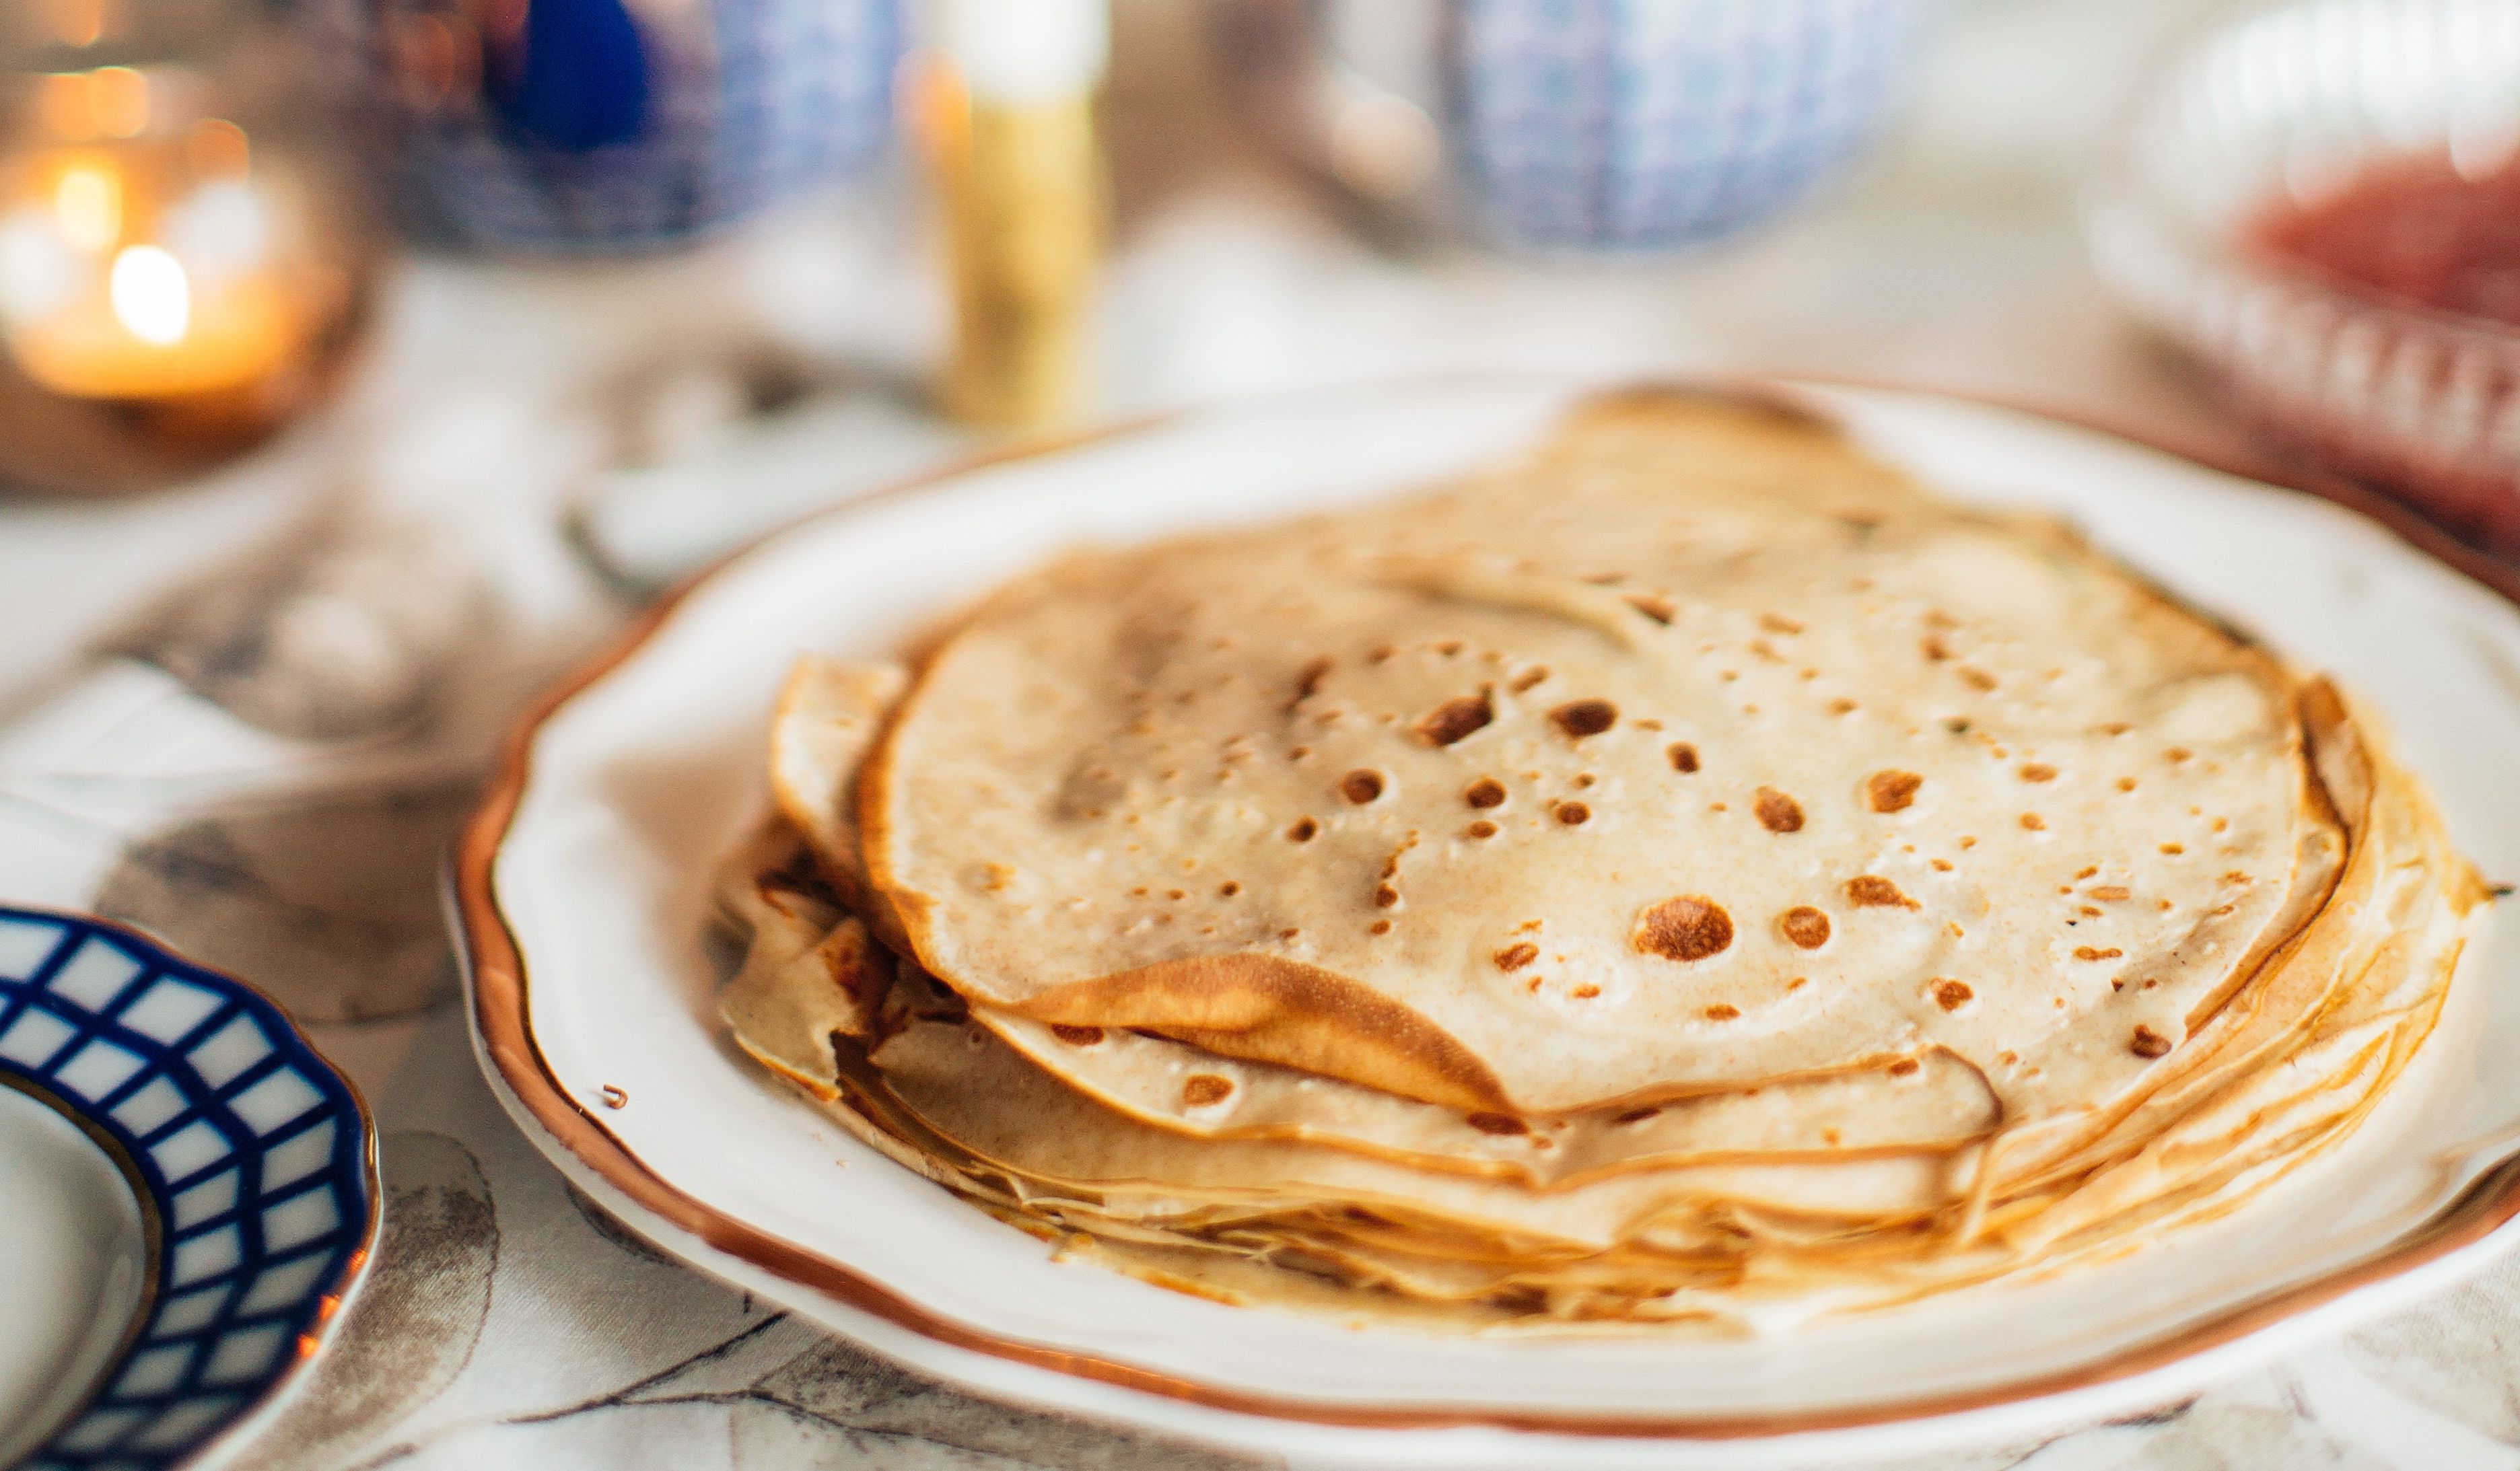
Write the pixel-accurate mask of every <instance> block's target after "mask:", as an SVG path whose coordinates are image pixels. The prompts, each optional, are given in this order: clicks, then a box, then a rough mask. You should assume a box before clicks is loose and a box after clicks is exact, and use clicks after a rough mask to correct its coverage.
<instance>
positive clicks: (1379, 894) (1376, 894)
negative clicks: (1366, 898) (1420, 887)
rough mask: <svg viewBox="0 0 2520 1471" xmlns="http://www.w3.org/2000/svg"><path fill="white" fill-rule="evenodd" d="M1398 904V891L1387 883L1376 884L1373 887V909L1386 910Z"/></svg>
mask: <svg viewBox="0 0 2520 1471" xmlns="http://www.w3.org/2000/svg"><path fill="white" fill-rule="evenodd" d="M1399 902H1400V891H1399V890H1398V889H1395V888H1393V887H1392V886H1391V885H1389V884H1387V883H1378V884H1375V885H1374V886H1373V907H1374V908H1375V909H1378V910H1387V909H1389V908H1391V907H1392V906H1393V905H1395V904H1398V903H1399Z"/></svg>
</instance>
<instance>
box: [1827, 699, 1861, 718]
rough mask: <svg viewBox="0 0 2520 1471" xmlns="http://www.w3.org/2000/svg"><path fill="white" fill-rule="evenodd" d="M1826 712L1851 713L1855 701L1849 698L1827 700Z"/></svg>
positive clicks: (1835, 713)
mask: <svg viewBox="0 0 2520 1471" xmlns="http://www.w3.org/2000/svg"><path fill="white" fill-rule="evenodd" d="M1828 713H1829V714H1831V715H1852V714H1854V713H1855V701H1853V700H1851V699H1833V700H1830V701H1829V702H1828Z"/></svg>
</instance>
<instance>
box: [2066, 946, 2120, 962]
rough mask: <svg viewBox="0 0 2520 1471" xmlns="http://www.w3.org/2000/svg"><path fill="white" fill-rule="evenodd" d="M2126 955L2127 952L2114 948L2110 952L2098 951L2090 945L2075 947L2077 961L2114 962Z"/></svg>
mask: <svg viewBox="0 0 2520 1471" xmlns="http://www.w3.org/2000/svg"><path fill="white" fill-rule="evenodd" d="M2125 954H2126V952H2125V951H2123V950H2118V949H2116V948H2114V947H2112V948H2110V949H2108V950H2096V949H2094V948H2093V947H2092V946H2089V945H2078V946H2075V947H2074V958H2075V959H2077V960H2114V959H2116V958H2118V957H2120V956H2122V955H2125Z"/></svg>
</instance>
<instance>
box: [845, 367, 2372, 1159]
mask: <svg viewBox="0 0 2520 1471" xmlns="http://www.w3.org/2000/svg"><path fill="white" fill-rule="evenodd" d="M2302 700H2303V691H2302V689H2301V687H2300V685H2299V682H2297V681H2296V680H2295V679H2294V678H2293V676H2292V675H2291V674H2290V673H2289V672H2288V671H2286V670H2285V669H2284V668H2283V667H2282V666H2281V665H2279V664H2278V663H2277V662H2276V661H2274V660H2273V659H2272V658H2270V657H2269V656H2268V655H2266V654H2265V653H2264V652H2262V651H2261V650H2259V649H2257V648H2256V647H2254V646H2251V645H2249V644H2248V643H2246V642H2245V641H2243V640H2241V639H2239V638H2237V637H2235V636H2234V635H2232V634H2231V633H2230V632H2228V630H2226V629H2224V628H2222V627H2220V626H2218V625H2217V624H2215V623H2214V622H2212V621H2210V620H2208V619H2206V618H2203V617H2200V616H2198V615H2197V614H2195V613H2194V612H2192V611H2190V610H2188V609H2185V608H2183V607H2181V606H2179V605H2176V604H2174V603H2172V602H2168V601H2166V600H2165V599H2164V598H2163V597H2162V596H2161V595H2160V594H2159V593H2158V592H2157V591H2155V590H2153V589H2152V588H2150V587H2149V586H2147V585H2145V584H2144V583H2142V582H2140V581H2138V580H2137V579H2136V578H2134V577H2133V576H2131V575H2129V574H2128V573H2126V572H2125V571H2123V570H2122V569H2120V568H2119V567H2117V566H2116V565H2115V564H2114V563H2112V562H2110V561H2109V560H2107V559H2106V558H2105V557H2100V556H2098V555H2097V554H2095V553H2093V552H2092V551H2090V550H2088V549H2087V548H2085V547H2084V546H2082V545H2081V544H2080V543H2079V542H2078V541H2076V540H2075V539H2074V538H2073V537H2072V536H2071V535H2069V534H2068V533H2066V532H2065V531H2063V530H2061V529H2060V528H2057V527H2055V526H2052V525H2050V524H2048V523H2045V522H2040V521H2033V520H2026V519H2022V518H2017V517H1999V516H1994V515H1989V514H1984V513H1974V512H1971V511H1968V510H1964V509H1960V508H1957V507H1953V506H1950V505H1948V504H1946V503H1944V502H1941V501H1939V500H1936V499H1933V498H1931V497H1928V496H1926V495H1924V494H1922V493H1921V492H1919V491H1918V490H1917V489H1916V488H1914V487H1913V485H1912V484H1910V483H1909V482H1908V481H1907V480H1906V479H1905V478H1903V477H1902V476H1901V475H1899V474H1898V473H1897V472H1896V471H1894V470H1891V469H1889V468H1885V467H1882V466H1880V465H1879V464H1878V463H1876V462H1873V461H1871V460H1869V459H1868V458H1867V457H1865V456H1863V455H1861V454H1859V453H1857V452H1855V451H1854V450H1852V449H1851V448H1850V447H1849V446H1847V445H1846V444H1844V443H1843V442H1842V441H1841V439H1840V438H1839V437H1838V436H1837V435H1836V434H1835V433H1834V432H1833V431H1831V430H1829V429H1827V428H1825V427H1823V426H1822V425H1819V424H1817V423H1808V422H1805V421H1802V420H1800V419H1798V418H1795V417H1793V416H1791V415H1789V414H1785V413H1782V412H1777V411H1768V410H1763V409H1759V408H1755V407H1752V408H1721V407H1710V406H1708V405H1705V404H1703V403H1695V402H1676V401H1674V400H1671V399H1667V398H1663V397H1658V396H1653V395H1642V396H1636V397H1631V398H1626V399H1619V400H1612V401H1609V402H1606V403H1601V404H1598V405H1596V406H1595V407H1593V408H1592V409H1590V410H1589V411H1587V412H1586V413H1585V414H1584V415H1582V416H1580V417H1579V419H1578V420H1577V421H1576V422H1575V423H1573V424H1571V425H1570V426H1569V428H1568V429H1567V430H1566V431H1565V432H1564V433H1563V434H1561V435H1560V436H1559V437H1558V438H1557V439H1555V440H1553V442H1552V443H1551V444H1550V445H1549V446H1548V447H1547V448H1546V449H1544V450H1542V451H1540V452H1537V453H1535V454H1534V455H1532V456H1530V457H1528V458H1526V459H1525V460H1523V461H1521V462H1519V463H1516V464H1513V465H1509V466H1507V467H1505V468H1500V469H1497V470H1494V471H1491V472H1489V473H1486V474H1483V475H1481V476H1479V477H1477V478H1475V479H1473V480H1471V481H1469V482H1467V483H1464V484H1463V485H1460V486H1458V487H1456V488H1452V489H1449V490H1446V491H1443V492H1441V493H1437V494H1433V495H1429V496H1425V497H1421V498H1418V499H1414V500H1410V501H1406V502H1402V503H1396V504H1387V505H1383V506H1378V507H1373V508H1369V509H1367V510H1363V511H1358V512H1348V513H1338V514H1334V515H1325V516H1317V517H1313V518H1310V519H1306V520H1300V521H1294V522H1289V523H1285V524H1281V525H1276V526H1271V527H1267V528H1263V529H1257V530H1251V531H1244V532H1235V533H1227V534H1219V535H1212V536H1206V537H1200V538H1193V539H1188V540H1179V541H1173V542H1169V543H1164V544H1161V545H1157V546H1151V547H1145V548H1138V549H1132V550H1128V551H1122V552H1108V553H1087V554H1080V555H1077V556H1074V557H1069V558H1068V559H1066V560H1064V561H1062V562H1060V563H1058V564H1057V565H1055V566H1053V567H1051V568H1050V569H1048V570H1047V571H1044V572H1042V573H1040V574H1037V575H1035V576H1033V577H1031V578H1028V579H1026V580H1023V581H1021V582H1018V583H1016V584H1014V585H1012V586H1011V587H1009V588H1007V589H1005V590H1004V591H1002V592H1001V593H999V594H998V595H996V596H995V597H993V598H992V599H991V600H989V602H986V603H985V604H984V605H982V606H981V607H980V608H978V609H977V610H976V611H975V612H973V613H972V614H971V615H970V616H969V617H968V618H967V620H966V621H965V622H963V623H962V624H961V625H960V626H959V627H958V628H956V629H955V630H953V631H952V632H951V633H950V634H949V635H948V636H947V637H946V638H945V639H944V640H943V641H942V643H941V644H940V645H939V646H937V647H936V648H935V650H934V651H933V653H932V654H931V655H930V656H929V658H928V659H927V661H926V662H925V664H924V666H923V667H922V669H921V670H920V671H919V672H918V676H917V678H916V679H915V681H914V682H913V683H912V685H911V688H910V692H909V694H908V696H907V698H906V699H905V700H904V702H903V703H902V704H901V706H900V708H899V710H898V711H897V713H895V714H894V715H893V717H892V723H891V725H890V727H889V729H888V731H887V732H886V733H885V735H884V736H883V738H882V739H881V740H880V741H878V742H877V743H876V744H875V747H874V751H873V755H872V758H871V760H870V763H869V766H868V767H867V769H866V770H865V771H864V772H863V774H861V775H860V776H859V777H858V778H857V779H856V782H855V788H854V799H853V800H854V816H855V820H856V821H855V824H854V825H853V826H848V825H842V827H839V828H835V829H834V830H835V831H845V832H846V834H847V836H848V837H849V838H851V839H853V840H857V841H861V842H862V843H863V858H864V872H865V874H866V878H867V882H868V887H869V888H870V890H871V895H870V899H871V901H872V904H873V913H872V914H870V919H871V921H873V922H874V923H875V924H876V926H877V929H878V932H880V933H883V934H885V935H890V936H898V937H900V939H901V941H902V942H903V943H906V944H907V946H908V947H909V949H910V951H911V953H912V954H913V955H914V956H915V958H916V959H917V960H918V962H919V963H920V964H921V965H922V966H923V967H924V968H925V969H926V970H927V971H929V972H931V973H933V974H934V975H935V976H937V977H938V978H940V979H941V980H943V981H944V982H945V983H946V984H948V985H949V986H951V987H952V988H954V990H956V991H958V992H960V993H961V994H962V995H963V996H965V997H967V998H968V999H969V1001H970V1002H971V1003H973V1004H974V1006H975V1009H976V1011H978V1012H980V1013H983V1014H987V1013H999V1014H1002V1015H1003V1016H1004V1017H1005V1018H1010V1020H1008V1021H1006V1022H1005V1025H1006V1026H1007V1027H1009V1028H1012V1027H1014V1025H1015V1020H1013V1019H1029V1020H1030V1021H1031V1022H1035V1023H1044V1024H1050V1025H1053V1026H1057V1027H1070V1028H1076V1027H1105V1028H1114V1029H1132V1030H1134V1031H1136V1032H1143V1033H1149V1034H1154V1035H1156V1036H1158V1037H1161V1038H1165V1039H1170V1040H1172V1041H1175V1042H1179V1043H1184V1044H1188V1045H1191V1046H1193V1047H1194V1048H1199V1049H1203V1050H1204V1051H1206V1052H1209V1053H1213V1054H1217V1055H1221V1056H1227V1057H1236V1058H1243V1059H1249V1060H1251V1061H1255V1062H1260V1063H1270V1064H1277V1065H1281V1066H1283V1067H1289V1068H1294V1069H1298V1070H1301V1071H1302V1072H1305V1073H1309V1074H1313V1075H1317V1076H1321V1077H1325V1078H1329V1079H1337V1080H1344V1081H1346V1082H1349V1083H1354V1084H1358V1085H1362V1086H1364V1087H1366V1088H1370V1089H1373V1090H1378V1091H1380V1092H1384V1093H1388V1094H1396V1095H1399V1096H1400V1097H1403V1098H1412V1099H1418V1100H1424V1101H1426V1102H1430V1103H1435V1104H1442V1105H1447V1106H1450V1107H1453V1108H1458V1109H1463V1110H1466V1111H1468V1112H1469V1113H1470V1114H1471V1115H1472V1116H1473V1117H1474V1118H1480V1117H1491V1116H1492V1117H1495V1118H1498V1119H1502V1120H1510V1121H1517V1122H1518V1121H1521V1120H1527V1119H1530V1118H1533V1117H1537V1116H1544V1115H1555V1114H1566V1113H1570V1112H1573V1111H1577V1110H1585V1109H1593V1108H1598V1107H1603V1106H1608V1105H1631V1104H1644V1103H1650V1102H1653V1101H1656V1100H1660V1099H1666V1098H1671V1097H1677V1096H1685V1095H1688V1094H1695V1093H1705V1092H1723V1091H1727V1090H1732V1089H1737V1088H1741V1087H1744V1086H1755V1085H1757V1084H1758V1083H1760V1082H1762V1081H1763V1080H1773V1079H1779V1078H1787V1077H1799V1076H1817V1075H1826V1074H1836V1073H1843V1072H1847V1071H1849V1070H1856V1069H1867V1070H1868V1069H1872V1068H1876V1067H1880V1066H1882V1065H1884V1064H1885V1062H1887V1061H1889V1060H1891V1059H1897V1058H1904V1057H1911V1056H1916V1055H1921V1054H1927V1053H1937V1052H1938V1053H1941V1054H1948V1055H1949V1056H1952V1057H1956V1058H1958V1059H1960V1060H1962V1061H1964V1062H1965V1063H1967V1064H1968V1065H1969V1066H1970V1067H1971V1068H1973V1069H1975V1070H1976V1071H1977V1072H1979V1073H1981V1074H1982V1075H1983V1076H1984V1078H1985V1080H1986V1085H1987V1087H1988V1088H1989V1089H1991V1090H1992V1092H1994V1094H1995V1095H1996V1097H1997V1098H1998V1099H1999V1100H2000V1102H2001V1105H2002V1112H2003V1117H2005V1118H2006V1119H2008V1120H2011V1121H2014V1122H2015V1123H2016V1124H2019V1123H2025V1122H2028V1121H2032V1120H2036V1119H2040V1118H2043V1117H2059V1116H2064V1115H2070V1114H2071V1113H2073V1112H2074V1111H2075V1110H2076V1109H2078V1108H2080V1107H2083V1106H2086V1105H2088V1104H2090V1103H2092V1102H2093V1101H2096V1100H2100V1099H2105V1098H2110V1097H2114V1096H2117V1095H2120V1094H2122V1093H2124V1092H2126V1090H2127V1089H2128V1088H2129V1087H2130V1086H2131V1085H2132V1084H2133V1083H2134V1081H2135V1080H2136V1079H2138V1077H2139V1076H2140V1075H2142V1074H2143V1073H2144V1072H2145V1070H2146V1069H2147V1067H2149V1066H2150V1065H2152V1064H2153V1063H2154V1062H2155V1061H2156V1060H2157V1059H2159V1058H2161V1057H2162V1056H2163V1055H2165V1054H2166V1053H2168V1052H2170V1051H2172V1050H2174V1049H2176V1048H2178V1047H2179V1045H2180V1044H2181V1043H2182V1042H2183V1040H2184V1039H2185V1038H2186V1037H2187V1035H2188V1033H2189V1029H2190V1027H2191V1025H2200V1024H2202V1023H2203V1022H2204V1021H2205V1020H2206V1019H2207V1018H2208V1017H2210V1016H2211V1015H2212V1013H2213V1012H2214V1010H2215V1008H2216V1007H2218V1006H2219V1005H2221V1004H2222V1003H2224V1002H2225V1001H2226V1000H2227V999H2228V998H2229V997H2230V996H2231V995H2232V994H2233V993H2234V992H2235V991H2236V990H2237V989H2238V988H2239V987H2240V986H2241V985H2243V984H2244V983H2245V982H2246V981H2247V979H2248V977H2249V975H2250V974H2251V973H2252V972H2253V971H2254V970H2255V968H2256V967H2257V966H2258V964H2259V962H2260V961H2261V960H2262V959H2263V958H2265V956H2266V955H2267V953H2268V952H2269V950H2270V949H2271V948H2272V947H2273V946H2274V945H2276V944H2279V943H2281V942H2282V941H2284V940H2285V939H2286V938H2287V937H2288V936H2289V934H2290V933H2291V932H2292V930H2293V929H2295V928H2297V927H2298V926H2299V924H2300V923H2301V922H2302V920H2303V919H2304V918H2305V917H2306V915H2307V914H2308V913H2310V912H2313V911H2315V910H2316V909H2317V908H2318V905H2319V904H2320V903H2321V902H2322V901H2323V898H2324V895H2325V894H2326V892H2327V886H2328V885H2329V884H2330V883H2332V882H2333V880H2334V878H2335V875H2336V871H2337V869H2338V867H2339V864H2340V860H2341V856H2342V852H2343V844H2342V842H2341V839H2340V836H2339V829H2338V825H2337V822H2336V819H2335V816H2334V814H2333V812H2332V810H2331V808H2330V804H2329V802H2328V800H2327V798H2326V796H2325V795H2324V794H2323V792H2322V790H2321V789H2320V786H2319V783H2318V781H2317V780H2315V778H2314V777H2313V776H2312V774H2311V771H2310V766H2309V763H2308V761H2307V760H2306V757H2305V745H2304V740H2305V737H2304V734H2303V732H2304V718H2303V716H2302V714H2301V709H2302ZM852 876H854V875H852ZM1036 1056H1037V1059H1038V1060H1041V1061H1042V1062H1043V1063H1044V1064H1045V1065H1048V1064H1049V1063H1050V1061H1051V1057H1050V1055H1049V1054H1047V1053H1042V1052H1038V1051H1037V1052H1036ZM1078 1066H1079V1067H1080V1068H1083V1067H1084V1066H1086V1064H1084V1063H1081V1062H1080V1063H1079V1064H1078ZM1078 1081H1079V1084H1080V1086H1086V1087H1088V1088H1089V1091H1091V1092H1098V1093H1100V1094H1101V1095H1103V1096H1106V1097H1107V1096H1111V1094H1112V1091H1113V1090H1114V1089H1115V1088H1117V1087H1118V1086H1119V1085H1118V1084H1114V1083H1110V1082H1109V1081H1108V1080H1105V1084H1104V1086H1102V1087H1101V1088H1099V1089H1098V1088H1095V1087H1093V1086H1092V1080H1090V1079H1085V1078H1083V1077H1081V1076H1080V1077H1079V1079H1078Z"/></svg>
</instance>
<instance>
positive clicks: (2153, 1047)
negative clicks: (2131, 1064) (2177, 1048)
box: [2127, 1026, 2170, 1057]
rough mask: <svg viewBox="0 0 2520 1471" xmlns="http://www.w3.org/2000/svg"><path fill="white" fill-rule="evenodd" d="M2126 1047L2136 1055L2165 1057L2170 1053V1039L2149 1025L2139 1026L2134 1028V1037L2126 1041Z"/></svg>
mask: <svg viewBox="0 0 2520 1471" xmlns="http://www.w3.org/2000/svg"><path fill="white" fill-rule="evenodd" d="M2127 1048H2128V1049H2129V1050H2130V1051H2133V1052H2134V1053H2135V1054H2136V1055H2137V1056H2138V1057H2167V1056H2169V1055H2170V1039H2169V1038H2167V1037H2164V1036H2162V1035H2161V1034H2160V1033H2159V1032H2156V1031H2154V1030H2153V1029H2152V1028H2150V1027H2141V1026H2139V1027H2137V1028H2136V1029H2135V1037H2134V1039H2133V1040H2132V1041H2130V1042H2128V1043H2127Z"/></svg>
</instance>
